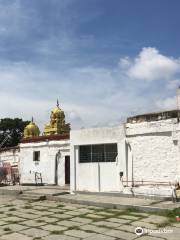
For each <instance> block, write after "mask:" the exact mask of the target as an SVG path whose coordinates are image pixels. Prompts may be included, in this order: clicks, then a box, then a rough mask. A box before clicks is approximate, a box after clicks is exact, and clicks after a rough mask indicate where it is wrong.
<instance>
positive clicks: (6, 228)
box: [3, 227, 11, 232]
mask: <svg viewBox="0 0 180 240" xmlns="http://www.w3.org/2000/svg"><path fill="white" fill-rule="evenodd" d="M3 230H4V231H6V232H9V231H11V229H10V228H9V227H5V228H3Z"/></svg>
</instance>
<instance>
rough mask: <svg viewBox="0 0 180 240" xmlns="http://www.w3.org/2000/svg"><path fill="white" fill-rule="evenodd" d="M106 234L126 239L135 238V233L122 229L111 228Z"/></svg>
mask: <svg viewBox="0 0 180 240" xmlns="http://www.w3.org/2000/svg"><path fill="white" fill-rule="evenodd" d="M104 234H105V235H109V236H112V237H116V238H120V239H125V240H127V239H128V240H131V239H134V238H135V234H133V233H129V232H123V231H120V230H109V231H107V232H105V233H104Z"/></svg>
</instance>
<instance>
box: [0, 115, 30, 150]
mask: <svg viewBox="0 0 180 240" xmlns="http://www.w3.org/2000/svg"><path fill="white" fill-rule="evenodd" d="M28 123H29V121H23V120H22V119H20V118H14V119H12V118H3V119H1V120H0V145H1V143H2V142H4V139H6V141H5V142H4V144H3V146H2V147H14V146H17V145H18V143H19V142H20V140H21V138H22V136H23V131H24V128H25V126H26V125H27V124H28Z"/></svg>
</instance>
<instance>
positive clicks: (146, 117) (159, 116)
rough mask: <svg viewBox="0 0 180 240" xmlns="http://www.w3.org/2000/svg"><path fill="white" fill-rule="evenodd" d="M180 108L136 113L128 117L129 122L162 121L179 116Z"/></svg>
mask: <svg viewBox="0 0 180 240" xmlns="http://www.w3.org/2000/svg"><path fill="white" fill-rule="evenodd" d="M179 114H180V110H178V109H173V110H168V111H160V112H151V113H144V114H139V115H135V116H132V117H128V118H127V123H135V122H151V121H160V120H166V119H171V118H178V117H179Z"/></svg>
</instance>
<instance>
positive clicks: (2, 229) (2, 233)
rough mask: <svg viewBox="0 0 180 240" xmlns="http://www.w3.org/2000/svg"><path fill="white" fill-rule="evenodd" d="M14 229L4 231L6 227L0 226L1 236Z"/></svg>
mask: <svg viewBox="0 0 180 240" xmlns="http://www.w3.org/2000/svg"><path fill="white" fill-rule="evenodd" d="M11 232H12V231H4V227H2V228H0V236H1V235H4V234H8V233H11Z"/></svg>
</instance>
